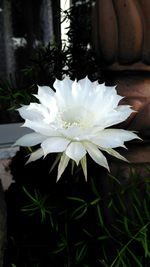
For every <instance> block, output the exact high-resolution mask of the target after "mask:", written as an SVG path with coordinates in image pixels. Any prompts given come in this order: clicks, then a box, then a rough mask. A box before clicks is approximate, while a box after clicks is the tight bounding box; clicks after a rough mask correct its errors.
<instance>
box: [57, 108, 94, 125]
mask: <svg viewBox="0 0 150 267" xmlns="http://www.w3.org/2000/svg"><path fill="white" fill-rule="evenodd" d="M57 119H58V121H59V123H60V124H61V126H62V128H65V129H68V128H71V127H80V128H88V127H90V126H91V124H92V121H93V114H92V113H90V112H89V111H88V110H87V109H85V108H83V107H75V108H68V109H66V110H63V111H61V112H59V114H58V117H57Z"/></svg>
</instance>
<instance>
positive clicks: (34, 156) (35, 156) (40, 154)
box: [26, 148, 44, 164]
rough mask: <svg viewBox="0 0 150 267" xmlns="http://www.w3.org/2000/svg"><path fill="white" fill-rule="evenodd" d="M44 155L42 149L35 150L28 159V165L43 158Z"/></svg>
mask: <svg viewBox="0 0 150 267" xmlns="http://www.w3.org/2000/svg"><path fill="white" fill-rule="evenodd" d="M43 155H44V153H43V149H42V148H39V149H38V150H36V151H35V152H33V153H32V154H31V156H30V158H29V159H28V161H27V162H26V164H27V163H30V162H32V161H35V160H37V159H40V158H41V157H43Z"/></svg>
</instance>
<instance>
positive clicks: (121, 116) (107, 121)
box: [101, 105, 134, 128]
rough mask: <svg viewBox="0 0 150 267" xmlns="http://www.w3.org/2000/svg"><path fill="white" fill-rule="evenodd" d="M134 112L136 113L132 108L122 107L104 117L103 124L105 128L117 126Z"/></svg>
mask: <svg viewBox="0 0 150 267" xmlns="http://www.w3.org/2000/svg"><path fill="white" fill-rule="evenodd" d="M132 112H134V110H132V109H131V107H130V106H127V105H124V106H123V105H120V106H118V107H117V108H116V109H115V110H112V112H110V113H108V114H106V115H104V117H103V119H102V121H101V123H102V124H103V127H104V128H106V127H110V126H112V125H116V124H118V123H121V122H123V121H125V120H126V119H127V118H128V117H129V116H130V115H131V113H132Z"/></svg>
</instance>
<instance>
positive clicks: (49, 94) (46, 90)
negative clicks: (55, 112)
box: [36, 86, 55, 107]
mask: <svg viewBox="0 0 150 267" xmlns="http://www.w3.org/2000/svg"><path fill="white" fill-rule="evenodd" d="M54 95H55V92H54V91H53V90H52V89H51V88H50V87H49V86H38V95H36V97H37V98H38V99H39V100H40V102H41V104H42V105H43V106H45V107H49V106H50V103H51V101H52V98H53V97H54Z"/></svg>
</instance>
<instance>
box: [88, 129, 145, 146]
mask: <svg viewBox="0 0 150 267" xmlns="http://www.w3.org/2000/svg"><path fill="white" fill-rule="evenodd" d="M135 138H137V139H140V138H139V137H138V136H137V135H136V134H135V133H133V132H130V131H127V130H122V129H106V130H103V131H101V132H99V134H98V135H97V136H96V137H94V138H92V142H93V143H94V144H96V145H98V146H100V147H103V148H115V147H119V146H124V142H126V141H130V140H132V139H135Z"/></svg>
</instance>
